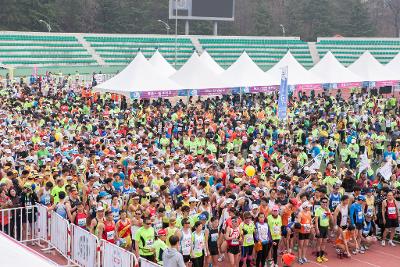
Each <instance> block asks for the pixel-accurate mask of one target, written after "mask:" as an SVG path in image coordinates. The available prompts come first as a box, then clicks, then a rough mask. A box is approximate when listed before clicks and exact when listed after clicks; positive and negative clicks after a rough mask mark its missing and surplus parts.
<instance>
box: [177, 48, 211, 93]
mask: <svg viewBox="0 0 400 267" xmlns="http://www.w3.org/2000/svg"><path fill="white" fill-rule="evenodd" d="M217 77H218V74H217V73H216V72H215V71H214V70H213V67H210V66H209V65H208V64H207V63H204V62H203V61H202V60H200V57H199V55H198V54H197V52H193V54H192V56H191V57H190V58H189V59H188V61H186V63H185V64H184V65H183V66H182V67H181V68H180V69H179V70H178V71H177V72H176V73H175V74H173V75H172V76H171V77H170V79H171V80H172V81H175V82H176V83H178V84H180V85H182V86H183V87H184V89H207V88H215V87H214V85H215V83H214V82H215V80H216V79H217Z"/></svg>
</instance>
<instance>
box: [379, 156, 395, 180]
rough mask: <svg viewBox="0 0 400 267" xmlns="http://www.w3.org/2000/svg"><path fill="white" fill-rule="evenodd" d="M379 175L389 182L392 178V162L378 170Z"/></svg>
mask: <svg viewBox="0 0 400 267" xmlns="http://www.w3.org/2000/svg"><path fill="white" fill-rule="evenodd" d="M378 173H380V174H381V175H382V177H383V178H385V180H386V181H389V180H390V176H392V161H391V160H389V161H387V162H386V163H385V165H383V166H382V167H380V168H379V169H378Z"/></svg>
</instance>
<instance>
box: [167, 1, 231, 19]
mask: <svg viewBox="0 0 400 267" xmlns="http://www.w3.org/2000/svg"><path fill="white" fill-rule="evenodd" d="M176 7H177V9H176ZM176 14H178V19H190V20H233V19H234V14H235V0H170V19H175V17H176Z"/></svg>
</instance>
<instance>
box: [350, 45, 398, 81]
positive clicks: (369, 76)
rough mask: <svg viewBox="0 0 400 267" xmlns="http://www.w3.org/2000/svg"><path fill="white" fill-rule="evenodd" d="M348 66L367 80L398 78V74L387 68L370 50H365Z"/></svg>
mask: <svg viewBox="0 0 400 267" xmlns="http://www.w3.org/2000/svg"><path fill="white" fill-rule="evenodd" d="M347 68H348V69H349V70H351V71H352V72H353V73H355V74H357V75H358V76H360V77H361V78H362V79H363V81H366V82H375V81H392V80H396V74H395V73H393V72H392V71H391V70H389V69H386V68H385V67H384V66H383V65H382V64H381V63H379V61H378V60H377V59H376V58H374V56H373V55H371V53H370V52H369V51H365V52H364V54H362V55H361V56H360V57H359V58H358V59H357V60H356V61H355V62H354V63H353V64H351V65H350V66H348V67H347Z"/></svg>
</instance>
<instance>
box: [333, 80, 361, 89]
mask: <svg viewBox="0 0 400 267" xmlns="http://www.w3.org/2000/svg"><path fill="white" fill-rule="evenodd" d="M361 85H362V82H351V83H338V84H337V89H345V88H354V87H361Z"/></svg>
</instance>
